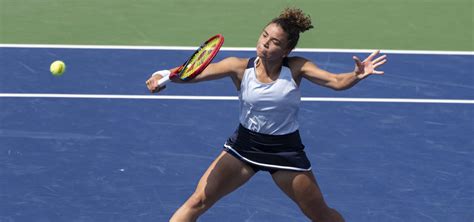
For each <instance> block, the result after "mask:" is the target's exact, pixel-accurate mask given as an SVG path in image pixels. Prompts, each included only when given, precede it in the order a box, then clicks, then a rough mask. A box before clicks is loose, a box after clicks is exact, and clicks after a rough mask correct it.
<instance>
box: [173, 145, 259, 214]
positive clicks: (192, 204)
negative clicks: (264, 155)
mask: <svg viewBox="0 0 474 222" xmlns="http://www.w3.org/2000/svg"><path fill="white" fill-rule="evenodd" d="M254 174H255V172H254V171H253V170H252V168H251V167H249V166H248V165H246V164H245V163H244V162H242V161H241V160H238V159H237V158H235V157H233V156H232V155H230V154H229V153H227V152H225V151H223V152H222V153H221V154H220V155H219V156H218V157H217V158H216V160H214V162H213V163H212V164H211V165H210V166H209V168H208V169H207V171H206V172H205V173H204V175H203V176H202V177H201V179H200V180H199V183H198V185H197V187H196V190H195V191H194V193H193V194H192V195H191V197H189V199H188V200H187V201H186V202H185V203H184V204H183V205H182V206H181V207H180V208H179V209H178V210H177V211H176V212H175V213H174V215H173V217H172V218H171V219H170V221H180V222H182V221H186V222H187V221H196V220H197V218H198V217H199V216H200V215H201V214H203V213H204V212H205V211H206V210H207V209H209V208H210V207H211V206H212V205H213V204H214V203H215V202H217V201H218V200H219V199H220V198H222V197H223V196H225V195H226V194H228V193H230V192H232V191H234V190H235V189H237V188H238V187H240V186H241V185H242V184H244V183H245V182H247V181H248V180H249V179H250V178H251V177H252V176H253V175H254Z"/></svg>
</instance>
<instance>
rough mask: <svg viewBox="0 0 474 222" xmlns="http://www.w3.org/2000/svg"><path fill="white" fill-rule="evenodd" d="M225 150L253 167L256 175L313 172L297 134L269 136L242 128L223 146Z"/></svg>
mask: <svg viewBox="0 0 474 222" xmlns="http://www.w3.org/2000/svg"><path fill="white" fill-rule="evenodd" d="M224 150H225V151H226V152H228V153H229V154H231V155H233V156H234V157H236V158H238V159H240V160H241V161H243V162H245V163H247V164H248V165H250V166H251V167H252V168H253V169H254V171H255V172H257V171H259V170H263V171H268V172H270V173H274V172H276V171H278V170H290V171H310V170H311V163H310V162H309V160H308V157H307V156H306V153H305V151H304V145H303V143H302V142H301V137H300V134H299V131H298V130H297V131H295V132H293V133H290V134H285V135H268V134H262V133H257V132H254V131H251V130H249V129H246V128H245V127H244V126H242V125H241V124H239V127H238V128H237V130H236V131H235V132H234V134H233V135H232V136H231V137H229V139H228V140H227V141H226V143H225V144H224Z"/></svg>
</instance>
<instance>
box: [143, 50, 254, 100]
mask: <svg viewBox="0 0 474 222" xmlns="http://www.w3.org/2000/svg"><path fill="white" fill-rule="evenodd" d="M246 66H247V60H246V59H241V58H237V57H228V58H225V59H223V60H222V61H219V62H216V63H211V64H209V65H208V66H207V67H206V69H204V70H203V71H202V72H201V73H200V74H199V75H197V76H196V77H194V78H193V79H190V80H188V81H183V80H181V79H180V78H173V77H171V78H170V80H171V82H174V83H196V82H202V81H210V80H215V79H221V78H224V77H231V78H232V80H233V81H234V83H235V82H237V81H238V79H239V77H238V75H239V74H240V73H243V71H244V70H245V68H246ZM178 68H179V67H175V68H172V69H170V70H169V71H170V72H171V73H173V72H175V71H176V70H177V69H178ZM159 72H161V71H158V72H155V73H153V74H152V75H151V77H150V78H149V79H148V80H147V81H146V85H147V88H148V90H150V92H151V93H156V92H159V91H161V90H163V89H164V88H165V87H158V81H159V80H160V79H161V78H163V76H162V75H160V74H159Z"/></svg>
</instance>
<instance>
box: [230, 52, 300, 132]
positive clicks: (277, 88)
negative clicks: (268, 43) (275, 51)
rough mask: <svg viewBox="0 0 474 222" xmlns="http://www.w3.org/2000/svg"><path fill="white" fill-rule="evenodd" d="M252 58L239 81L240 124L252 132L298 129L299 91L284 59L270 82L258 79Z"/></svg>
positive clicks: (291, 130)
mask: <svg viewBox="0 0 474 222" xmlns="http://www.w3.org/2000/svg"><path fill="white" fill-rule="evenodd" d="M257 61H258V57H257V58H251V59H250V60H249V63H248V65H247V69H246V70H245V72H244V76H243V78H242V83H241V84H240V91H239V100H240V124H242V126H244V127H245V128H247V129H249V130H252V131H254V132H258V133H263V134H269V135H283V134H288V133H292V132H295V131H296V130H298V128H299V124H298V111H299V104H300V102H301V93H300V90H299V87H298V85H297V84H296V82H295V81H294V80H293V77H292V75H291V70H290V68H289V67H288V62H287V60H286V59H285V61H284V62H283V66H282V68H281V72H280V75H279V77H278V79H277V80H275V81H273V82H271V83H262V82H260V81H258V79H257V75H256V69H255V66H256V64H257Z"/></svg>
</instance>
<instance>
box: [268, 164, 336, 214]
mask: <svg viewBox="0 0 474 222" xmlns="http://www.w3.org/2000/svg"><path fill="white" fill-rule="evenodd" d="M272 177H273V180H274V181H275V183H276V184H277V185H278V187H279V188H280V189H281V190H283V192H285V193H286V194H287V195H288V196H289V197H290V198H291V199H292V200H293V201H295V202H296V203H297V204H298V205H299V206H300V207H301V208H313V209H314V210H318V211H319V210H322V211H324V210H327V209H328V207H327V205H326V203H325V202H324V198H323V195H322V193H321V190H320V189H319V186H318V184H317V182H316V179H315V177H314V175H313V173H312V172H311V171H307V172H295V171H284V170H281V171H277V172H275V173H274V174H272Z"/></svg>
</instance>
